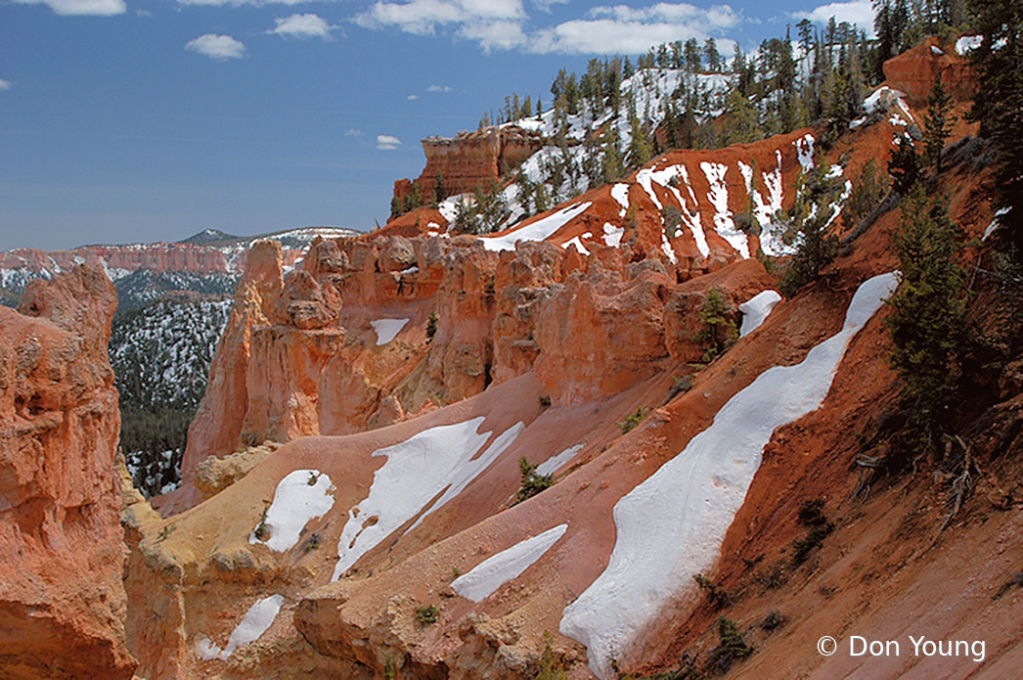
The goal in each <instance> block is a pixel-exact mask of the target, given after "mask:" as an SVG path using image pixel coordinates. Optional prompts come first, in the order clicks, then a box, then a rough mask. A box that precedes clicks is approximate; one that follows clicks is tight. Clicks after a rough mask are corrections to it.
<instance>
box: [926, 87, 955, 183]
mask: <svg viewBox="0 0 1023 680" xmlns="http://www.w3.org/2000/svg"><path fill="white" fill-rule="evenodd" d="M951 108H952V97H951V96H949V94H948V92H946V91H945V86H944V84H943V83H942V82H941V73H938V74H937V75H936V76H935V77H934V85H933V86H932V87H931V93H930V94H929V95H928V96H927V117H926V118H925V120H924V141H925V142H926V146H925V150H924V155H925V158H926V159H927V164H928V165H934V172H935V173H938V174H940V173H941V152H942V151H944V150H945V140H946V139H948V136H949V135H950V134H952V123H953V122H954V121H955V117H954V116H951V115H949V109H951Z"/></svg>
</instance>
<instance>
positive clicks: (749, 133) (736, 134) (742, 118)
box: [725, 90, 764, 144]
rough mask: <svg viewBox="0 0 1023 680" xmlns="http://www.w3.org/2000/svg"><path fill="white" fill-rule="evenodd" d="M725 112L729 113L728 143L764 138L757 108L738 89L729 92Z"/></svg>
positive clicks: (748, 141) (726, 131) (743, 142)
mask: <svg viewBox="0 0 1023 680" xmlns="http://www.w3.org/2000/svg"><path fill="white" fill-rule="evenodd" d="M725 112H726V113H727V114H728V125H727V127H726V128H725V134H726V137H725V143H726V144H736V143H742V144H749V143H751V142H756V141H758V140H761V139H763V138H764V133H763V130H762V129H761V128H760V121H759V120H758V116H757V110H756V108H755V107H754V106H753V104H752V103H751V102H750V100H749V99H747V98H746V97H743V96H742V94H741V93H740V92H739V91H738V90H732V91H730V92H729V93H728V98H727V99H726V100H725Z"/></svg>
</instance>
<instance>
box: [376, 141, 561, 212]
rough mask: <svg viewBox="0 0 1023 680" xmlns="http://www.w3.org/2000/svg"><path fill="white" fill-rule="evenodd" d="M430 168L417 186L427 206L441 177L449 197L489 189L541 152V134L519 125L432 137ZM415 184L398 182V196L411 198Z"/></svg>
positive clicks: (428, 152) (428, 145) (428, 147)
mask: <svg viewBox="0 0 1023 680" xmlns="http://www.w3.org/2000/svg"><path fill="white" fill-rule="evenodd" d="M422 144H423V153H425V154H426V167H425V168H424V169H423V173H422V174H421V175H420V176H419V179H417V180H415V186H417V187H418V189H419V196H420V201H421V203H422V204H424V205H428V204H430V203H432V202H433V200H434V198H435V196H436V191H437V176H438V175H440V177H441V179H442V181H443V183H444V190H445V193H446V194H447V195H448V196H454V195H457V194H463V193H466V192H470V191H474V190H475V189H476V187H477V186H482V187H484V188H486V187H487V186H489V185H490V183H491V182H494V181H496V180H499V179H501V178H502V177H504V176H505V173H507V172H508V171H509V170H512V169H514V168H516V167H518V165H519V164H520V163H522V161H524V160H525V159H527V158H529V156H531V155H532V154H533V153H535V152H536V151H538V150H539V149H540V144H541V141H540V135H539V133H536V132H531V131H528V130H523V129H521V128H519V127H515V126H502V127H488V128H484V129H483V130H479V131H476V132H468V133H467V132H462V133H459V134H458V135H457V136H456V137H454V138H453V139H452V138H445V137H428V138H426V139H424V140H423V141H422ZM413 190H414V186H413V183H412V182H410V181H409V180H407V179H402V180H398V181H397V182H395V183H394V197H395V198H396V199H397V200H398V201H404V199H405V197H406V196H411V195H412V193H413Z"/></svg>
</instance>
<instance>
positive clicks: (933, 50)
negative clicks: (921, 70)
mask: <svg viewBox="0 0 1023 680" xmlns="http://www.w3.org/2000/svg"><path fill="white" fill-rule="evenodd" d="M931 54H933V55H934V56H936V57H940V56H941V55H943V54H945V53H944V52H942V51H941V48H940V47H935V46H934V45H931Z"/></svg>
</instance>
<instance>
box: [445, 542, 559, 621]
mask: <svg viewBox="0 0 1023 680" xmlns="http://www.w3.org/2000/svg"><path fill="white" fill-rule="evenodd" d="M567 530H568V525H567V524H559V525H558V526H556V527H554V528H552V529H548V530H547V531H545V532H543V533H542V534H540V535H539V536H534V537H532V538H527V539H526V540H524V541H520V542H519V543H516V544H515V545H513V546H512V547H510V548H508V549H507V550H502V551H501V552H499V553H497V554H496V555H494V556H492V557H489V558H487V559H486V560H484V561H482V562H480V563H479V564H477V565H476V566H475V567H473V568H472V569H471V570H470V571H469V572H468V573H466V574H463V575H462V576H459V577H458V578H456V579H455V580H454V581H452V582H451V587H452V588H454V589H455V592H457V593H458V594H459V595H461V596H462V597H464V598H466V599H469V600H472V601H473V602H479V601H481V600H484V599H486V598H487V597H489V596H490V594H491V593H493V592H494V591H495V590H497V589H498V588H500V587H501V586H502V585H504V584H505V583H507V582H508V581H511V580H512V579H515V578H518V577H519V575H520V574H521V573H522V572H524V571H525V570H526V569H528V568H529V567H530V566H532V565H533V563H535V562H536V561H537V560H538V559H540V558H541V557H543V554H544V553H546V552H547V551H548V550H550V549H551V548H552V547H553V546H554V544H555V543H557V542H558V539H559V538H561V537H562V536H564V535H565V531H567Z"/></svg>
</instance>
